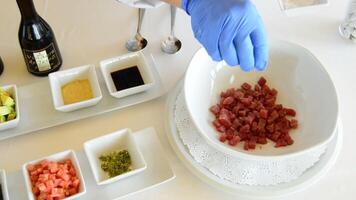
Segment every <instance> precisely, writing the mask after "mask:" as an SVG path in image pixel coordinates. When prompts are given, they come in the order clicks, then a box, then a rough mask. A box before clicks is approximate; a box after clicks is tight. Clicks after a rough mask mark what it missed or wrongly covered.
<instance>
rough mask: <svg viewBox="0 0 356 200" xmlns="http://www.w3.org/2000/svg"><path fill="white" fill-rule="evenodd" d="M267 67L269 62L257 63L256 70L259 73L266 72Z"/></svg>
mask: <svg viewBox="0 0 356 200" xmlns="http://www.w3.org/2000/svg"><path fill="white" fill-rule="evenodd" d="M267 65H268V62H267V61H262V62H257V63H256V69H257V70H258V71H264V70H265V69H266V68H267Z"/></svg>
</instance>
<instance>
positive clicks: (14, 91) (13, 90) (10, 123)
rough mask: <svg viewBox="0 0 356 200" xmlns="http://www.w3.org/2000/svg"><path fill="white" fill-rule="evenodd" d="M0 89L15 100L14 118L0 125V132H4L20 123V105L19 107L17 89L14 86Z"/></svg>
mask: <svg viewBox="0 0 356 200" xmlns="http://www.w3.org/2000/svg"><path fill="white" fill-rule="evenodd" d="M1 88H2V89H4V90H5V91H7V92H9V93H10V95H11V97H12V98H13V99H14V100H15V110H16V118H15V119H13V120H10V121H7V122H4V123H0V131H3V130H6V129H11V128H15V127H16V126H17V125H18V124H19V121H20V105H19V99H18V94H17V87H16V85H6V86H2V87H1Z"/></svg>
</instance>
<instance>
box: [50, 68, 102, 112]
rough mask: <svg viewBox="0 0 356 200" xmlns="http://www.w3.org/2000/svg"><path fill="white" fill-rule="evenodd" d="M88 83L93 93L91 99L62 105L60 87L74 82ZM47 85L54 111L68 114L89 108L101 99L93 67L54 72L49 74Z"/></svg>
mask: <svg viewBox="0 0 356 200" xmlns="http://www.w3.org/2000/svg"><path fill="white" fill-rule="evenodd" d="M85 79H87V80H88V81H89V82H90V86H91V90H92V93H93V98H91V99H88V100H85V101H81V102H77V103H72V104H68V105H64V103H63V95H62V86H64V85H65V84H67V83H69V82H71V81H74V80H85ZM49 83H50V85H51V92H52V99H53V104H54V107H55V109H56V110H59V111H62V112H70V111H74V110H78V109H82V108H85V107H89V106H94V105H96V104H97V103H99V101H100V100H101V99H102V97H103V95H102V94H101V90H100V85H99V82H98V77H97V75H96V71H95V66H94V65H85V66H80V67H75V68H72V69H67V70H64V71H59V72H54V73H50V74H49Z"/></svg>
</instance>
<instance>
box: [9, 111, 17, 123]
mask: <svg viewBox="0 0 356 200" xmlns="http://www.w3.org/2000/svg"><path fill="white" fill-rule="evenodd" d="M15 118H16V112H14V111H13V112H12V113H10V114H9V115H8V116H7V121H10V120H13V119H15Z"/></svg>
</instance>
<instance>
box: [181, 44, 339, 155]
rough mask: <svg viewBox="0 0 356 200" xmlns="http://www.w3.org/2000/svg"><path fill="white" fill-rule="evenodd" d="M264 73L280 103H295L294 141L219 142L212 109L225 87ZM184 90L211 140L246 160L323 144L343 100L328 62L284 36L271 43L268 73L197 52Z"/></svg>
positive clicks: (195, 118)
mask: <svg viewBox="0 0 356 200" xmlns="http://www.w3.org/2000/svg"><path fill="white" fill-rule="evenodd" d="M261 76H264V77H265V78H266V79H267V81H268V84H269V85H270V86H271V87H274V88H276V89H277V90H278V91H279V92H278V97H277V102H278V103H282V104H283V105H284V106H287V107H292V108H295V109H296V111H297V119H298V121H299V127H298V129H297V130H294V131H291V136H292V138H293V139H294V141H295V142H294V144H293V145H291V146H288V147H283V148H275V147H274V144H273V143H272V142H271V141H269V142H268V144H266V145H262V146H261V148H259V147H257V148H256V149H255V150H252V151H251V150H250V151H245V150H243V144H242V143H240V144H238V145H237V146H235V147H232V146H229V145H228V144H226V143H225V144H224V143H221V142H220V141H219V137H218V135H219V134H218V132H217V131H216V130H215V128H214V127H213V125H212V121H213V120H214V116H213V115H212V114H211V113H210V111H209V108H210V107H211V106H212V105H214V104H216V103H217V101H218V99H219V94H220V92H221V91H223V90H226V89H228V88H232V87H234V88H237V87H240V85H241V84H242V83H243V82H249V83H251V84H255V83H256V82H257V80H258V79H259V77H261ZM184 94H185V100H186V104H187V108H188V111H189V114H190V116H191V118H192V121H193V122H194V124H195V125H196V127H197V128H198V130H199V132H200V133H201V134H202V136H203V137H204V138H205V139H206V140H207V142H208V143H209V144H211V145H212V146H214V147H215V148H217V149H218V150H220V151H223V152H225V153H229V154H231V155H234V156H237V157H240V158H246V159H261V158H265V159H272V158H278V159H280V158H282V157H290V156H293V155H297V154H301V153H307V152H310V151H312V150H315V149H316V148H323V147H325V145H327V144H328V143H329V142H330V140H331V139H332V136H333V134H334V133H335V132H336V131H335V130H336V125H337V119H338V100H337V95H336V90H335V87H334V85H333V82H332V80H331V79H330V76H329V75H328V73H327V72H326V71H325V69H324V68H323V66H322V64H321V63H320V62H319V61H318V60H317V59H316V58H315V57H314V56H313V55H312V54H311V53H310V52H309V51H308V50H307V49H305V48H303V47H301V46H298V45H295V44H291V43H287V42H282V41H278V42H277V41H276V42H273V43H272V44H271V46H270V62H269V66H268V69H267V70H266V71H265V72H251V73H245V72H243V71H241V70H240V68H239V67H229V66H227V65H226V64H225V63H224V62H220V63H216V62H213V61H212V60H211V58H210V57H209V55H208V54H207V53H206V51H205V50H204V49H201V50H199V51H198V52H197V53H196V54H195V56H194V57H193V59H192V61H191V63H190V65H189V68H188V70H187V73H186V77H185V82H184Z"/></svg>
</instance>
